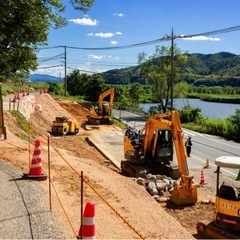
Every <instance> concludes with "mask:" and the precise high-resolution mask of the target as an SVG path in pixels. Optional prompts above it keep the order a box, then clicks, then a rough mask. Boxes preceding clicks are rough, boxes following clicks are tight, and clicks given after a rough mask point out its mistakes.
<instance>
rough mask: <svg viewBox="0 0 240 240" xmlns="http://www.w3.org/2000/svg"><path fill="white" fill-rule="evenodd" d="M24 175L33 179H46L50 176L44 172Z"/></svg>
mask: <svg viewBox="0 0 240 240" xmlns="http://www.w3.org/2000/svg"><path fill="white" fill-rule="evenodd" d="M22 177H23V178H26V179H32V180H46V179H47V178H48V176H47V175H45V174H43V173H42V174H41V175H30V174H28V173H23V176H22Z"/></svg>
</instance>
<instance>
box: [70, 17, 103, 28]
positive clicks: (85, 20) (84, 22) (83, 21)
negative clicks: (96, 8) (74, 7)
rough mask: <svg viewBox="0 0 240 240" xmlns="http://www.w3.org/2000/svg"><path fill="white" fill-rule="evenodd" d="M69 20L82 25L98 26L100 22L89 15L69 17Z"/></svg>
mask: <svg viewBox="0 0 240 240" xmlns="http://www.w3.org/2000/svg"><path fill="white" fill-rule="evenodd" d="M68 21H69V22H72V23H74V24H78V25H82V26H97V25H98V23H99V21H97V20H96V19H91V18H89V16H87V15H86V16H84V17H83V18H75V19H69V20H68Z"/></svg>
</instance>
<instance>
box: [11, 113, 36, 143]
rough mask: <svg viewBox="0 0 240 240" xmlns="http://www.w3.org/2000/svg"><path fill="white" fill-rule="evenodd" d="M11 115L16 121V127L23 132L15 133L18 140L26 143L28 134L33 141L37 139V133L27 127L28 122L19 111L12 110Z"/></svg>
mask: <svg viewBox="0 0 240 240" xmlns="http://www.w3.org/2000/svg"><path fill="white" fill-rule="evenodd" d="M11 113H12V115H13V116H14V117H15V119H16V121H17V125H18V126H19V127H20V129H22V130H23V133H20V132H16V133H15V134H16V135H17V136H18V137H19V138H21V139H23V140H26V141H27V140H28V132H29V133H30V136H31V138H33V139H34V138H36V137H37V132H36V131H35V130H34V129H32V128H31V127H30V126H29V123H28V121H27V120H26V119H25V117H24V116H23V115H22V114H21V113H20V112H19V111H16V110H13V111H11Z"/></svg>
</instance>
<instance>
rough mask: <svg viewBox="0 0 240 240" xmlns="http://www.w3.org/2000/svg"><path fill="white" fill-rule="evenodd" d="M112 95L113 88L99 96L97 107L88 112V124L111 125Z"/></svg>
mask: <svg viewBox="0 0 240 240" xmlns="http://www.w3.org/2000/svg"><path fill="white" fill-rule="evenodd" d="M114 93H115V90H114V88H110V89H108V90H106V91H104V92H103V93H101V94H100V95H99V98H98V102H97V106H96V107H94V108H91V109H90V110H89V114H88V116H87V118H88V121H87V122H88V123H89V124H95V125H99V124H112V119H111V114H112V109H113V100H114ZM107 100H108V101H107Z"/></svg>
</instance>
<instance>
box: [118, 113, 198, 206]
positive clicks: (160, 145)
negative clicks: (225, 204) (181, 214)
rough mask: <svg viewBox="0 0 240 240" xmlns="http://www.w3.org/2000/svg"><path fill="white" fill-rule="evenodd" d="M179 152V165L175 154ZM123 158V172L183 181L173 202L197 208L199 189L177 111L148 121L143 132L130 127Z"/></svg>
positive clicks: (126, 133) (158, 115) (153, 117)
mask: <svg viewBox="0 0 240 240" xmlns="http://www.w3.org/2000/svg"><path fill="white" fill-rule="evenodd" d="M174 149H175V153H176V157H177V164H176V163H174V159H173V153H174ZM124 157H125V160H123V161H121V173H122V174H123V175H125V176H130V177H138V176H143V177H144V175H146V174H147V173H152V174H164V175H167V176H169V177H172V178H173V179H179V178H180V181H179V182H180V184H179V185H176V186H175V187H174V190H173V192H172V194H171V197H170V201H171V202H173V203H174V204H175V205H194V204H196V202H197V186H196V185H195V184H194V183H193V176H190V175H189V170H188V165H187V155H186V149H185V144H184V138H183V131H182V127H181V122H180V114H179V112H178V111H171V112H167V113H162V114H157V115H155V116H151V117H149V118H148V119H147V121H146V123H145V126H144V128H143V129H142V130H139V131H137V130H136V129H133V128H128V129H127V130H126V132H125V136H124Z"/></svg>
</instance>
